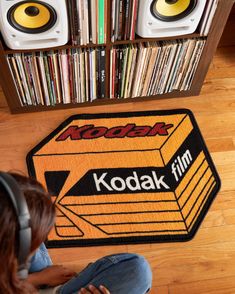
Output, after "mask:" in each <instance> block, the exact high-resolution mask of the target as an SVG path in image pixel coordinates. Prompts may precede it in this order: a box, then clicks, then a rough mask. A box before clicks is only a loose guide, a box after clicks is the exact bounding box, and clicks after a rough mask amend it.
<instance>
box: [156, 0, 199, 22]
mask: <svg viewBox="0 0 235 294" xmlns="http://www.w3.org/2000/svg"><path fill="white" fill-rule="evenodd" d="M196 4H197V0H154V1H153V2H152V4H151V13H152V15H153V16H154V17H156V18H158V19H160V20H162V21H166V22H170V21H176V20H180V19H182V18H184V17H185V16H187V15H189V14H190V13H191V12H192V11H193V9H194V8H195V6H196Z"/></svg>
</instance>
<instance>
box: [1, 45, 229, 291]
mask: <svg viewBox="0 0 235 294" xmlns="http://www.w3.org/2000/svg"><path fill="white" fill-rule="evenodd" d="M172 108H189V109H191V110H192V111H193V112H194V114H195V117H196V119H197V122H198V124H199V126H200V129H201V131H202V134H203V136H204V138H205V141H206V144H207V146H208V148H209V150H210V152H211V154H212V157H213V160H214V162H215V165H216V166H217V169H218V172H219V174H220V177H221V179H222V188H221V191H220V192H219V194H218V196H217V198H216V200H215V201H214V203H213V205H212V207H211V209H210V211H209V213H208V214H207V216H206V218H205V220H204V221H203V223H202V226H201V228H200V229H199V231H198V233H197V234H196V236H195V238H194V239H193V240H192V241H190V242H187V243H177V244H152V245H148V244H146V245H130V246H108V247H107V246H106V247H95V248H81V249H80V248H71V249H54V250H50V253H51V255H52V258H53V260H54V262H55V263H64V264H66V265H68V266H70V267H73V268H76V269H79V268H82V267H83V266H85V265H86V264H87V263H89V262H91V261H93V260H94V259H97V258H99V257H101V256H103V255H107V254H112V253H117V252H123V251H124V252H137V253H140V254H142V255H144V256H145V257H146V258H147V259H148V260H149V262H150V264H151V266H152V270H153V289H152V292H151V293H152V294H155V293H158V294H166V293H171V294H187V293H190V294H194V293H195V294H206V293H211V294H212V293H213V294H228V293H230V294H232V293H235V47H225V48H220V49H218V50H217V53H216V56H215V58H214V60H213V64H212V65H211V68H210V71H209V73H208V75H207V79H206V81H205V84H204V87H203V90H202V93H201V95H200V96H199V97H191V98H180V99H173V100H172V99H170V100H162V101H150V102H138V103H133V102H132V103H127V104H119V105H110V106H99V107H90V108H79V109H72V110H66V111H64V110H61V111H51V112H43V113H32V114H20V115H11V114H10V113H9V110H8V108H7V107H6V103H5V99H4V96H3V93H2V92H1V90H0V162H1V167H0V168H1V169H2V170H10V169H17V170H23V171H25V172H26V164H25V156H26V154H27V152H28V151H29V150H30V149H31V148H32V147H34V146H35V145H36V144H37V143H38V142H39V141H41V139H42V138H44V137H45V136H46V135H47V134H49V133H50V132H51V131H52V130H53V129H54V128H55V127H57V125H58V124H60V123H61V122H62V121H63V120H64V119H66V118H67V117H68V116H70V115H72V114H76V113H89V112H90V113H95V112H96V113H97V112H116V111H138V110H152V109H154V110H157V109H172ZM123 294H128V293H123ZM136 294H138V293H136Z"/></svg>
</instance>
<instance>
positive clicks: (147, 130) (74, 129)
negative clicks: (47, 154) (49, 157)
mask: <svg viewBox="0 0 235 294" xmlns="http://www.w3.org/2000/svg"><path fill="white" fill-rule="evenodd" d="M172 127H173V124H165V123H164V122H157V123H156V124H155V125H154V126H153V127H152V126H136V124H127V125H125V126H118V127H113V128H110V129H109V128H107V127H95V126H94V125H84V126H82V127H78V126H70V127H68V128H67V129H66V130H65V131H64V132H63V133H62V134H60V136H59V137H58V138H57V139H56V141H65V140H67V139H71V140H81V139H96V138H100V137H105V138H124V137H129V138H134V137H145V136H148V137H149V136H156V135H159V136H168V134H169V133H168V129H170V128H172Z"/></svg>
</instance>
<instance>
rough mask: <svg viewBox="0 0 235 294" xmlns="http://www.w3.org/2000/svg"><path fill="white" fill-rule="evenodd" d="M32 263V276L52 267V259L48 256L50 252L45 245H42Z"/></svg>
mask: <svg viewBox="0 0 235 294" xmlns="http://www.w3.org/2000/svg"><path fill="white" fill-rule="evenodd" d="M30 263H31V264H30V267H29V273H30V274H31V273H35V272H40V271H41V270H43V269H44V268H46V267H48V266H50V265H52V261H51V258H50V256H49V254H48V251H47V249H46V246H45V245H44V243H42V244H41V245H40V247H39V248H38V250H37V251H36V253H35V254H34V255H33V257H32V258H31V260H30Z"/></svg>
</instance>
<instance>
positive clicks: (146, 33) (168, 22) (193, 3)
mask: <svg viewBox="0 0 235 294" xmlns="http://www.w3.org/2000/svg"><path fill="white" fill-rule="evenodd" d="M205 5H206V0H154V1H153V0H146V1H140V2H139V11H138V20H137V29H136V33H137V34H138V35H139V36H141V37H143V38H153V37H155V38H157V37H172V36H179V35H186V34H192V33H193V32H195V30H196V29H197V26H198V24H199V22H200V20H201V17H202V14H203V11H204V8H205Z"/></svg>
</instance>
